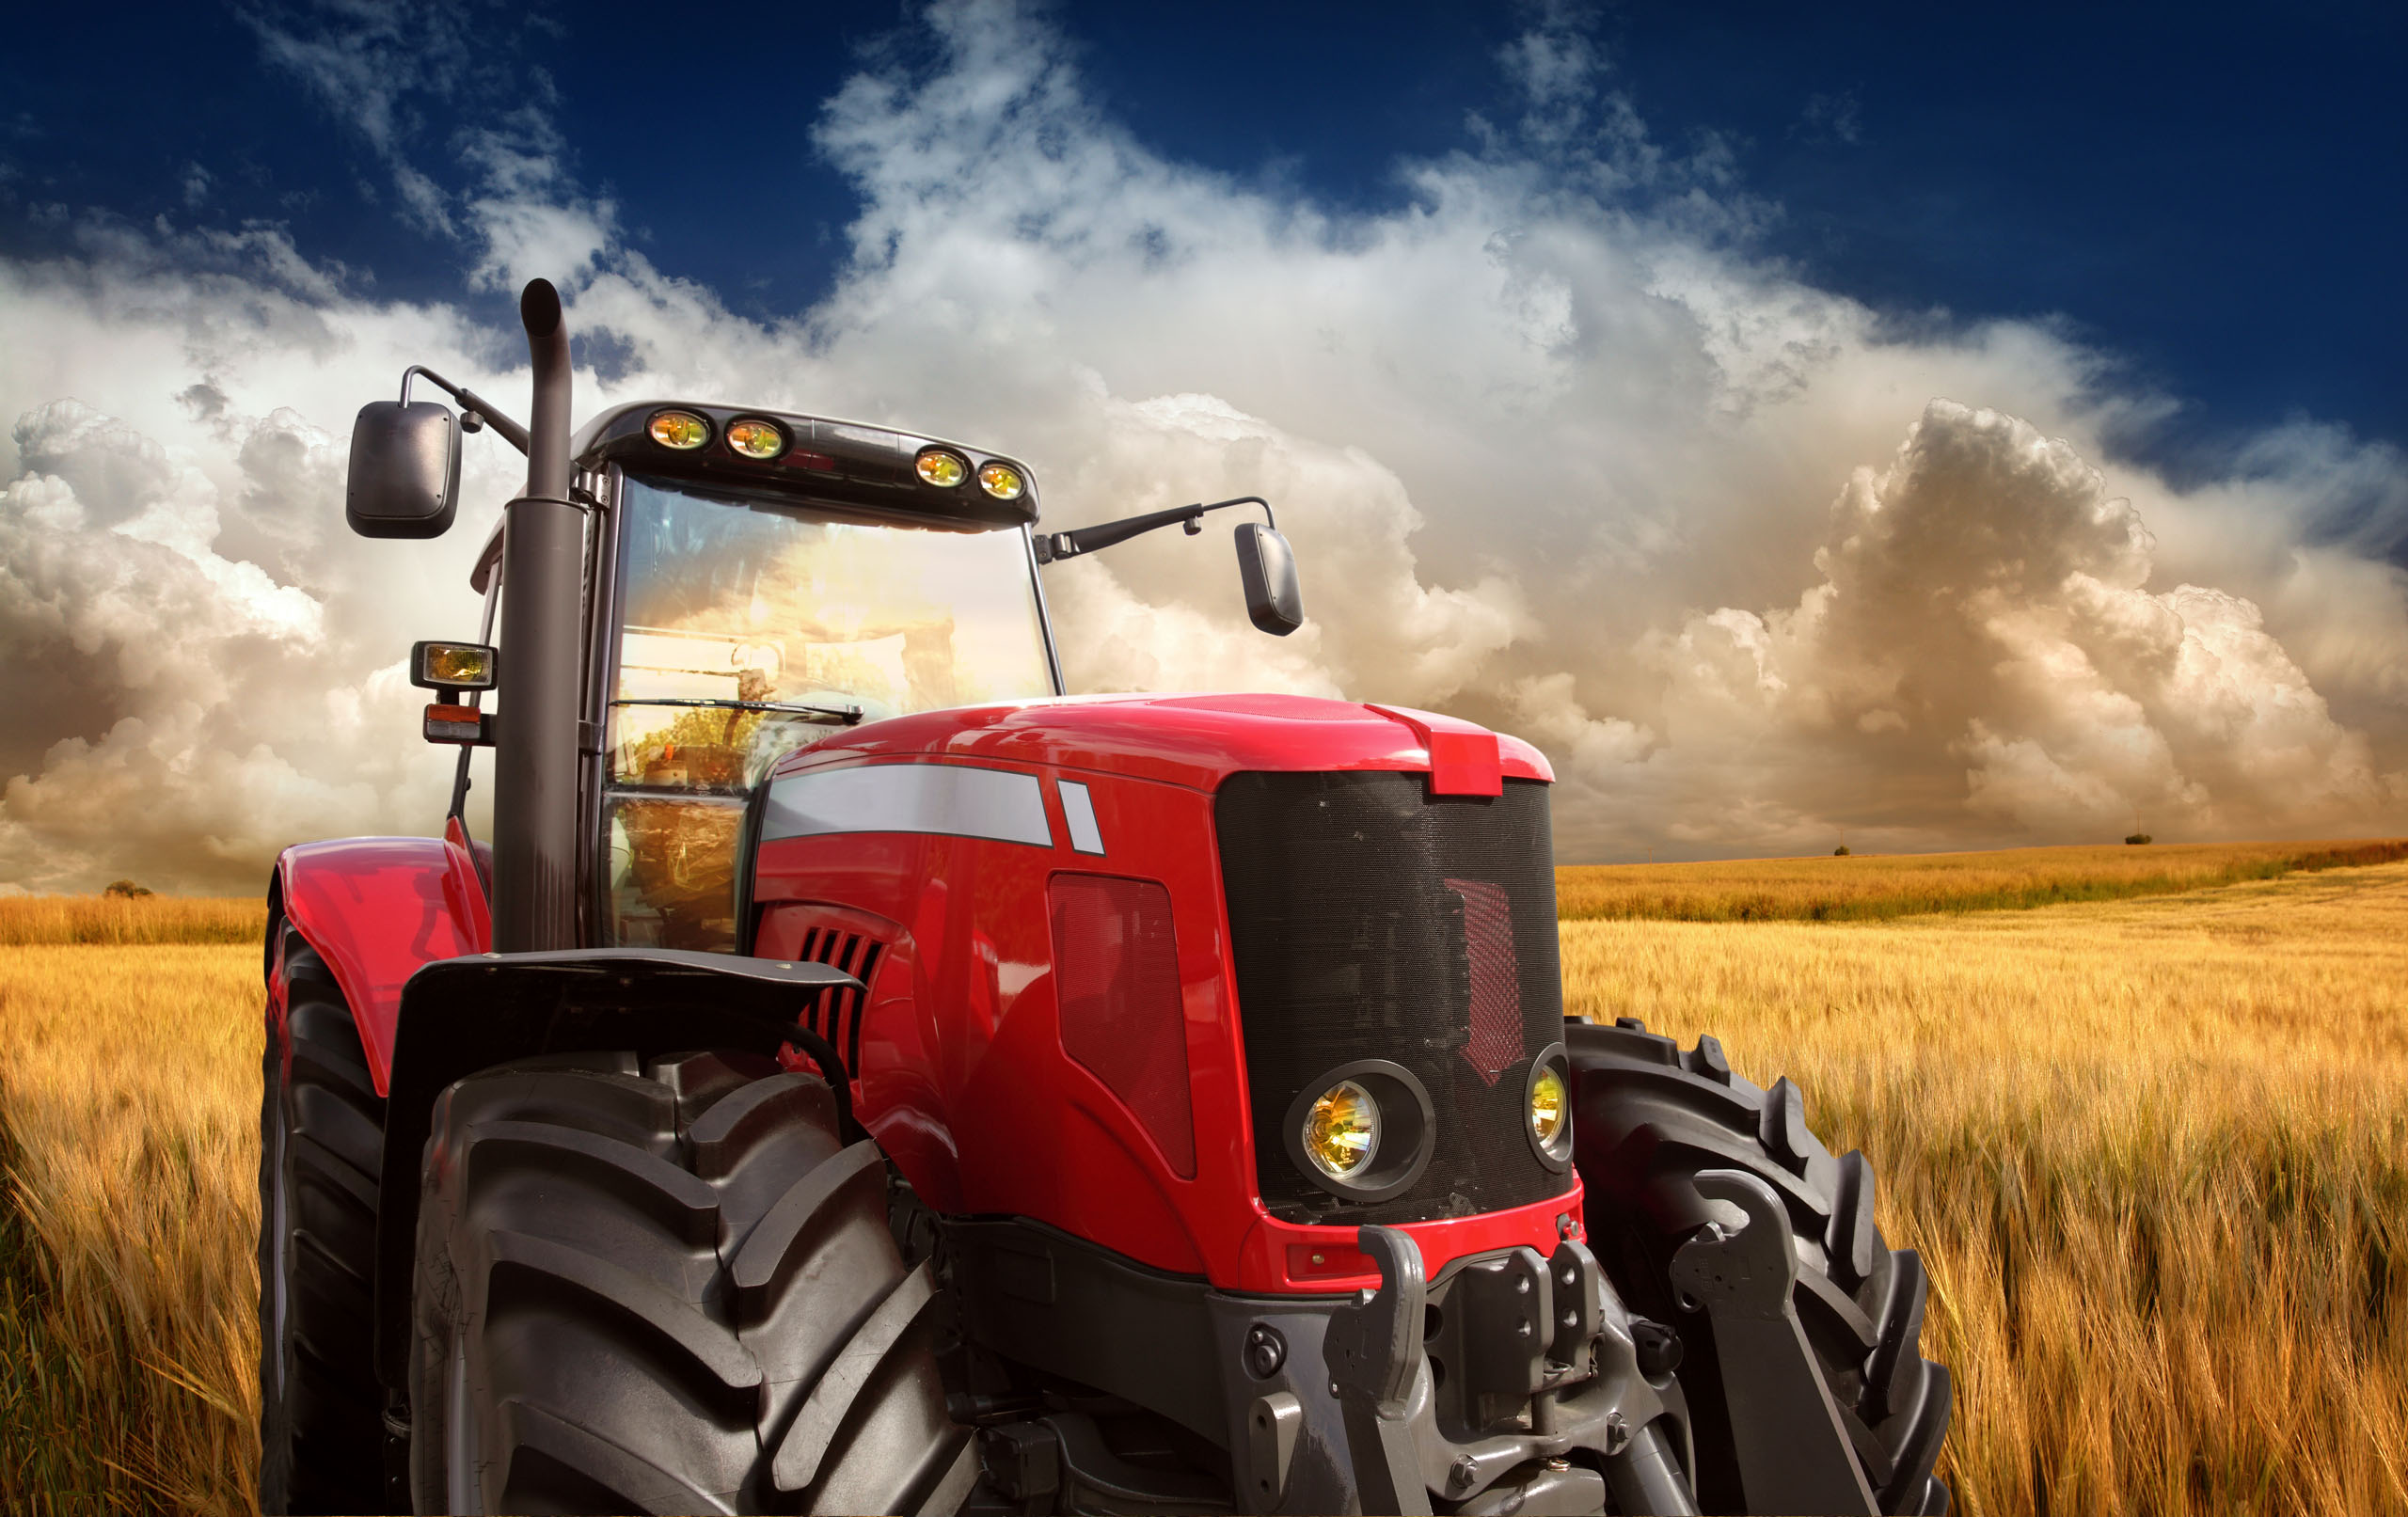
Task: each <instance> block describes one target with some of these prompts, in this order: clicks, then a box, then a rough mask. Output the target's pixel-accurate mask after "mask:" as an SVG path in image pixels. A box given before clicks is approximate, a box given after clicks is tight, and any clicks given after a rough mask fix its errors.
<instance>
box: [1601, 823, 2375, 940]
mask: <svg viewBox="0 0 2408 1517" xmlns="http://www.w3.org/2000/svg"><path fill="white" fill-rule="evenodd" d="M2402 859H2408V839H2400V838H2389V839H2375V840H2366V839H2358V840H2353V841H2346V842H2337V843H2188V844H2174V845H2151V846H2147V847H2130V846H2125V847H2095V846H2093V847H2064V848H2010V849H2005V850H2003V851H1996V852H1989V853H1899V854H1857V855H1854V856H1852V857H1846V858H1832V857H1828V856H1826V857H1822V858H1812V859H1731V860H1719V861H1711V862H1705V863H1675V864H1569V865H1566V866H1564V867H1563V868H1560V869H1558V870H1557V871H1556V909H1557V910H1558V912H1559V913H1560V915H1561V916H1562V918H1563V919H1564V920H1565V921H1567V922H1585V921H1593V920H1598V919H1603V918H1618V917H1627V918H1642V919H1650V920H1660V921H1670V922H1786V921H1806V922H1848V921H1886V920H1888V919H1890V918H1893V917H1902V916H1913V915H1917V914H1919V913H1924V912H1936V911H1997V910H2021V909H2027V908H2030V907H2035V906H2058V905H2062V904H2065V903H2067V902H2070V901H2112V900H2124V899H2128V898H2130V897H2132V896H2136V895H2166V894H2172V893H2177V892H2181V891H2193V890H2198V889H2201V888H2203V887H2205V886H2210V885H2230V884H2236V883H2238V882H2240V881H2242V880H2248V879H2278V878H2281V877H2283V876H2285V875H2290V874H2297V873H2304V872H2310V871H2314V870H2320V869H2334V868H2342V867H2347V866H2351V865H2363V864H2381V863H2394V862H2397V861H2400V860H2402Z"/></svg>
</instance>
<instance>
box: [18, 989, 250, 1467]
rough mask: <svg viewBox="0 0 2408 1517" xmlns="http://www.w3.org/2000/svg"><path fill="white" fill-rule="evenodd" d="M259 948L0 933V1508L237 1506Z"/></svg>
mask: <svg viewBox="0 0 2408 1517" xmlns="http://www.w3.org/2000/svg"><path fill="white" fill-rule="evenodd" d="M259 1067H260V956H259V950H258V949H257V948H256V947H253V946H251V945H249V944H244V945H240V946H231V945H229V946H135V947H73V946H40V947H17V948H10V949H7V950H5V951H0V1113H5V1114H6V1116H7V1124H6V1134H7V1150H6V1154H5V1157H6V1159H7V1161H8V1193H9V1199H10V1200H11V1201H12V1202H13V1203H14V1205H13V1206H11V1207H10V1208H8V1210H7V1211H6V1213H5V1214H0V1356H5V1358H0V1510H6V1511H10V1512H61V1513H64V1512H87V1511H94V1510H131V1511H164V1512H200V1513H226V1514H234V1513H240V1512H246V1511H256V1510H257V1506H256V1504H255V1502H254V1500H253V1494H252V1490H253V1486H252V1479H253V1474H254V1472H255V1470H256V1469H257V1467H258V1462H259V1437H258V1411H257V1405H258V1389H257V1381H258V1368H259V1364H258V1357H257V1355H258V1349H257V1347H256V1337H255V1333H254V1329H253V1319H254V1318H255V1317H256V1315H257V1302H258V1294H257V1292H258V1287H257V1283H256V1281H257V1271H256V1267H255V1265H254V1262H253V1259H254V1249H255V1247H256V1238H257V1221H256V1218H257V1212H258V1165H259V1158H258V1154H259V1139H258V1136H257V1130H258V1122H259V1099H260V1097H259Z"/></svg>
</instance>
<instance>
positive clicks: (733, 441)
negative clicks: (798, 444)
mask: <svg viewBox="0 0 2408 1517" xmlns="http://www.w3.org/2000/svg"><path fill="white" fill-rule="evenodd" d="M727 445H728V446H729V447H730V448H733V449H735V450H737V452H739V453H742V454H743V455H744V456H745V457H747V458H775V457H777V456H778V455H779V454H780V453H783V452H784V451H785V450H786V435H785V433H784V431H782V430H781V429H780V428H779V426H778V424H777V423H776V422H774V421H763V420H760V419H757V418H747V419H744V420H742V421H738V422H736V423H734V424H733V425H731V426H730V427H729V428H728V429H727Z"/></svg>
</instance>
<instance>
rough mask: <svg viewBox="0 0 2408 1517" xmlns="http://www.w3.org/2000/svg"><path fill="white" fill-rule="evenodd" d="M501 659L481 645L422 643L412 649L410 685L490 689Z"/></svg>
mask: <svg viewBox="0 0 2408 1517" xmlns="http://www.w3.org/2000/svg"><path fill="white" fill-rule="evenodd" d="M499 661H500V660H499V656H497V655H496V653H495V651H494V650H493V649H492V648H490V647H488V646H486V645H485V644H483V643H482V642H420V643H415V644H413V645H412V646H411V648H410V683H411V684H412V685H416V686H419V687H421V688H424V689H429V690H490V689H492V688H493V687H494V685H495V683H496V666H497V665H498V664H499Z"/></svg>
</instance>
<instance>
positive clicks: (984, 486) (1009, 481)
mask: <svg viewBox="0 0 2408 1517" xmlns="http://www.w3.org/2000/svg"><path fill="white" fill-rule="evenodd" d="M978 488H980V489H981V490H984V491H986V492H987V493H988V494H989V495H990V496H993V497H994V498H996V499H998V500H1017V499H1019V498H1021V496H1022V494H1023V493H1024V492H1025V491H1026V490H1027V489H1028V482H1027V481H1026V480H1023V479H1022V478H1021V477H1020V470H1018V469H1016V468H1014V467H1012V466H1010V465H1009V464H986V465H982V466H980V467H979V469H978Z"/></svg>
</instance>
